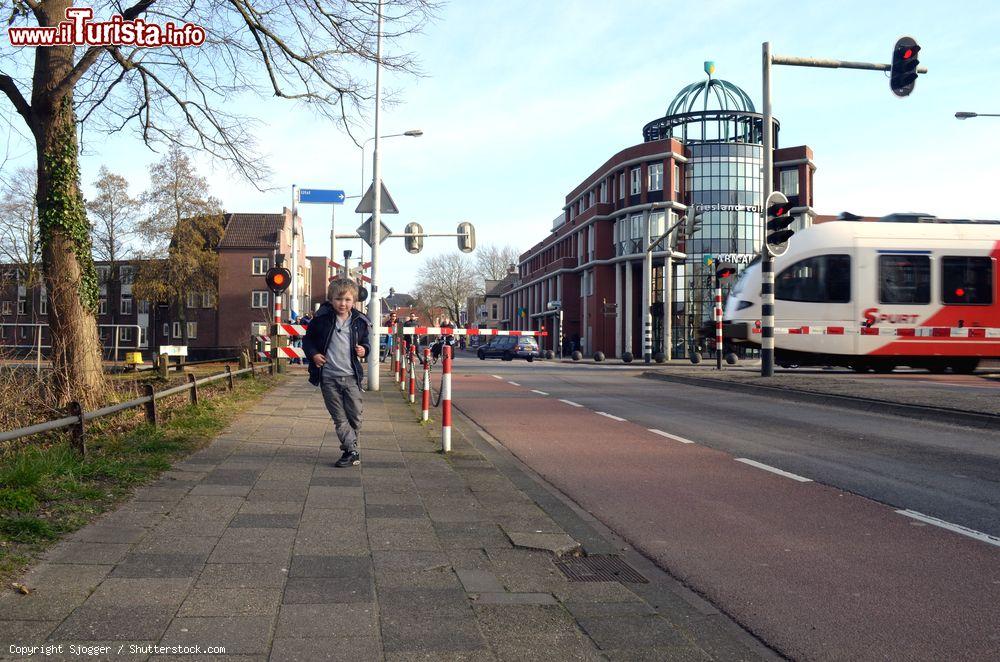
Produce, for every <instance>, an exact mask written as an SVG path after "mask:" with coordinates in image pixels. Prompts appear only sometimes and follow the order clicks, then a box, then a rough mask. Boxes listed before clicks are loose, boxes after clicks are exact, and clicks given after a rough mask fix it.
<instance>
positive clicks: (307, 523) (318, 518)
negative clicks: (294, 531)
mask: <svg viewBox="0 0 1000 662" xmlns="http://www.w3.org/2000/svg"><path fill="white" fill-rule="evenodd" d="M300 522H301V524H300V526H299V530H300V531H301V530H302V529H309V528H318V529H330V530H334V529H336V530H343V529H354V530H357V531H363V530H365V513H364V510H362V509H361V508H358V509H355V510H344V509H339V510H331V509H328V508H312V509H309V510H304V511H303V512H302V518H301V520H300Z"/></svg>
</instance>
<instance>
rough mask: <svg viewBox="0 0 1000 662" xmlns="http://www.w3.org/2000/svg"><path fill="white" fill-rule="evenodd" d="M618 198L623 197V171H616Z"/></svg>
mask: <svg viewBox="0 0 1000 662" xmlns="http://www.w3.org/2000/svg"><path fill="white" fill-rule="evenodd" d="M618 199H619V200H624V199H625V173H624V172H620V173H618Z"/></svg>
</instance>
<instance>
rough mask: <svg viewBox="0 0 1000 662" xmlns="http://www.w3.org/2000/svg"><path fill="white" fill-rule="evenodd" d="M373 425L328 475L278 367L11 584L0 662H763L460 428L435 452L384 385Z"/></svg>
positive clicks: (305, 404) (321, 435)
mask: <svg viewBox="0 0 1000 662" xmlns="http://www.w3.org/2000/svg"><path fill="white" fill-rule="evenodd" d="M365 409H366V412H365V421H366V424H365V428H364V429H363V430H362V435H361V438H362V443H361V449H362V450H361V452H362V464H361V466H360V467H354V468H344V469H337V468H334V467H333V466H332V464H333V462H334V461H336V459H337V458H338V457H339V455H340V451H339V447H338V441H337V439H336V435H335V433H334V431H333V426H332V424H331V422H330V420H329V417H328V415H327V413H326V410H325V408H324V407H323V403H322V398H321V396H320V395H319V393H318V391H316V390H315V389H313V388H312V387H310V386H308V384H307V383H306V381H305V377H304V372H303V371H297V370H294V369H293V370H291V371H290V372H289V375H288V378H287V379H286V380H285V381H284V383H283V384H281V385H279V386H278V387H276V388H275V389H273V390H272V391H271V392H269V393H268V394H267V395H266V396H265V397H264V398H263V399H262V400H261V402H260V403H259V404H258V405H256V406H255V407H254V408H253V409H252V410H250V411H248V412H247V413H245V414H243V415H242V416H240V417H239V418H238V419H236V420H235V421H234V422H233V423H232V424H231V425H230V426H229V428H228V429H227V430H226V431H225V432H224V433H223V434H221V435H220V436H219V437H218V438H217V439H216V440H215V441H214V442H213V443H212V444H211V445H209V446H208V447H207V448H205V449H203V450H201V451H199V452H197V453H195V454H194V455H192V456H190V457H189V458H188V459H186V460H185V461H183V462H180V463H178V464H177V465H176V466H175V467H174V468H173V469H172V470H171V471H169V472H167V473H166V474H164V475H163V476H162V477H161V478H160V479H159V480H158V481H156V482H155V483H152V484H150V485H148V486H147V487H144V488H142V489H140V490H139V491H138V492H137V493H136V494H135V496H134V497H133V498H132V499H131V500H130V501H128V502H127V503H125V504H124V505H123V506H122V507H121V508H119V509H118V510H117V511H115V512H114V513H110V514H108V515H107V516H105V517H103V518H102V519H101V520H99V521H98V522H96V523H94V524H92V525H90V526H88V527H86V528H84V529H82V530H80V531H78V532H77V533H76V534H74V535H72V536H70V537H69V538H68V539H67V540H65V541H63V542H61V543H59V544H58V545H57V546H55V547H54V548H53V549H51V550H50V552H49V553H48V554H47V555H46V557H45V559H44V560H43V561H42V562H40V563H39V564H38V565H36V566H35V567H34V568H33V569H32V570H31V571H30V572H28V573H27V574H26V576H25V577H23V578H21V579H20V580H19V581H20V583H22V584H24V585H26V586H27V587H29V588H30V589H31V592H30V593H29V594H28V595H20V594H18V593H15V592H13V591H11V590H8V589H7V588H6V587H5V589H4V592H3V593H2V594H0V643H2V649H0V659H46V660H58V659H74V660H80V659H88V660H97V659H107V660H146V659H150V660H170V659H183V660H187V661H193V660H198V659H205V660H225V659H239V660H303V661H307V660H308V661H313V660H350V661H357V660H361V661H363V660H390V661H399V662H402V661H408V660H469V661H479V660H516V661H517V662H524V661H526V660H546V661H549V662H551V661H553V660H556V661H557V660H606V659H611V660H711V659H717V660H757V659H768V658H770V657H771V656H770V654H769V652H768V651H767V650H766V649H764V648H763V647H762V646H760V645H759V644H758V643H757V642H756V641H755V640H753V639H752V638H750V637H749V635H746V634H745V633H742V632H740V631H738V630H736V629H735V628H734V627H733V626H732V625H731V624H728V622H727V621H726V619H725V618H724V617H723V616H722V615H721V614H719V613H718V612H716V611H715V610H714V609H712V608H711V607H710V606H709V605H707V604H706V603H702V602H701V601H700V600H699V599H697V598H696V597H694V596H689V595H685V593H684V591H683V590H679V589H678V587H677V586H676V584H674V583H672V581H671V580H669V578H665V577H664V576H662V574H660V573H658V571H656V570H655V569H654V568H652V566H644V565H642V563H641V562H637V561H635V559H634V558H633V559H632V560H629V559H627V558H625V557H623V556H620V555H619V554H616V552H617V551H619V550H620V542H618V541H615V540H614V539H613V537H611V536H608V535H606V532H605V533H601V532H600V530H599V529H600V527H599V526H594V523H593V522H588V521H587V518H586V516H585V515H583V514H581V513H578V512H576V511H575V510H574V508H573V507H572V505H571V504H567V503H566V502H564V501H563V500H561V499H560V498H559V497H558V496H557V495H554V494H553V493H552V492H550V491H548V490H547V488H546V487H545V486H543V485H541V484H540V483H539V482H537V481H536V480H535V479H534V478H533V477H532V476H530V475H529V472H527V471H525V470H524V469H523V468H522V467H520V466H519V464H518V462H517V461H516V460H514V459H513V458H512V457H511V456H510V455H509V454H507V453H506V451H504V450H503V449H502V448H497V447H495V446H493V445H491V444H490V443H489V441H488V435H484V434H482V433H481V431H480V430H477V429H475V428H474V427H473V426H472V424H471V423H470V422H469V421H467V420H465V419H462V418H461V417H459V420H457V421H456V425H455V428H454V431H453V439H452V443H453V449H454V450H453V452H452V453H451V454H450V455H449V456H448V457H445V456H444V455H442V454H441V453H439V452H438V450H437V445H438V444H437V435H438V434H439V432H438V431H439V428H436V427H435V425H434V424H433V422H432V423H431V425H429V426H427V427H423V426H421V425H420V424H419V423H418V422H417V415H418V414H419V412H414V410H413V409H412V408H411V407H410V405H407V404H406V403H404V401H403V398H402V397H401V395H400V394H399V392H398V390H395V389H394V388H393V387H392V381H391V374H390V373H388V372H385V373H384V376H383V390H382V391H381V392H380V393H366V394H365ZM546 548H547V549H546ZM550 549H555V550H558V551H560V552H563V553H564V554H565V556H562V557H560V556H556V555H555V554H553V552H552V551H548V550H550ZM574 550H575V553H576V554H584V555H585V556H582V557H579V558H578V557H576V556H574V555H573V554H574ZM615 573H618V574H617V575H616V574H615ZM580 579H585V580H595V579H600V580H601V581H579V580H580ZM60 644H61V645H62V649H61V652H60V651H59V650H58V649H53V648H49V649H48V651H49V652H50V653H51V654H50V655H45V656H43V655H42V652H43V651H42V649H43V647H56V646H59V645H60ZM73 646H75V647H76V648H71V647H73ZM32 647H37V648H35V649H34V650H32ZM32 652H33V653H34V655H33V656H31V657H28V653H32ZM198 653H200V654H198Z"/></svg>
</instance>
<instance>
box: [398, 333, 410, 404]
mask: <svg viewBox="0 0 1000 662" xmlns="http://www.w3.org/2000/svg"><path fill="white" fill-rule="evenodd" d="M409 350H410V342H409V341H408V340H404V341H403V349H402V356H401V357H400V359H401V360H400V362H399V390H400V391H402V392H403V393H404V394H405V393H406V353H407V352H408V351H409Z"/></svg>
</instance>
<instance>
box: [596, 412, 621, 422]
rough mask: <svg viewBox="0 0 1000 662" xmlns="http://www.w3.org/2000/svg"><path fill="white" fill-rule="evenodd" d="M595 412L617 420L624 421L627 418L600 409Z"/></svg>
mask: <svg viewBox="0 0 1000 662" xmlns="http://www.w3.org/2000/svg"><path fill="white" fill-rule="evenodd" d="M595 413H597V414H599V415H601V416H607V417H608V418H611V419H614V420H616V421H624V420H625V419H624V418H621V417H620V416H612V415H611V414H609V413H608V412H606V411H599V412H595Z"/></svg>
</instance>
